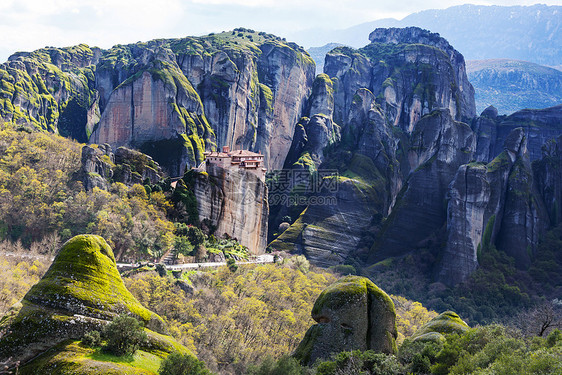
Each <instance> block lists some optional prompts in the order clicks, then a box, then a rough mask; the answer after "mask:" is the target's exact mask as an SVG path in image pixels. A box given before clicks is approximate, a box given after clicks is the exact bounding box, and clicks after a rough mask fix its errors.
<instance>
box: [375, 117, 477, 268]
mask: <svg viewBox="0 0 562 375" xmlns="http://www.w3.org/2000/svg"><path fill="white" fill-rule="evenodd" d="M475 145H476V139H475V137H474V133H473V132H472V130H471V129H470V127H469V126H468V125H467V124H464V123H462V122H457V121H454V120H453V119H452V118H451V115H450V114H449V111H448V110H441V111H435V112H433V113H431V114H429V115H427V116H424V117H423V118H422V119H421V120H420V121H419V122H418V123H416V125H415V128H414V129H413V134H412V138H411V140H410V150H409V152H408V160H409V165H410V170H412V171H413V172H411V174H410V176H409V178H408V179H407V180H406V182H405V183H404V187H403V188H402V191H401V192H400V194H399V195H398V198H397V199H396V204H395V206H394V208H393V209H392V212H391V214H390V215H389V217H388V218H387V221H386V223H385V228H384V229H383V231H382V233H381V237H380V239H379V240H378V241H377V242H376V243H375V245H374V246H373V248H372V253H371V255H370V259H371V261H379V260H382V259H384V258H386V257H389V256H399V255H403V254H405V253H407V252H409V251H411V250H412V249H415V248H420V247H427V246H432V245H435V244H436V243H437V241H438V238H439V234H438V231H440V230H441V228H442V227H443V225H445V223H446V211H445V209H444V207H443V203H444V200H445V196H446V193H447V188H448V186H449V183H450V182H451V180H452V179H453V177H454V176H455V173H456V171H457V169H458V167H459V166H461V165H462V164H465V163H467V162H469V161H470V160H471V159H472V155H473V152H474V149H475ZM404 233H408V236H404Z"/></svg>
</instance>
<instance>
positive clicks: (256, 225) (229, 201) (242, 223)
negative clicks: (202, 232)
mask: <svg viewBox="0 0 562 375" xmlns="http://www.w3.org/2000/svg"><path fill="white" fill-rule="evenodd" d="M190 174H192V176H190V177H189V179H190V181H191V182H190V185H192V189H193V193H194V194H195V199H196V201H197V211H198V215H199V222H202V223H205V225H206V226H212V227H213V228H214V233H215V236H217V237H222V236H224V235H225V234H227V235H228V236H229V237H231V238H235V239H237V240H238V242H240V244H242V245H243V246H246V247H247V248H248V250H249V251H250V253H252V254H256V255H257V254H262V253H263V252H265V248H266V245H267V218H268V214H269V209H268V208H269V206H268V203H267V186H266V185H265V183H264V182H263V181H262V180H260V179H259V178H258V177H257V176H256V175H255V174H253V173H251V172H248V171H245V170H238V169H236V170H234V169H232V170H231V169H225V168H221V167H219V166H217V165H213V164H209V165H207V172H205V173H198V172H195V171H192V172H190Z"/></svg>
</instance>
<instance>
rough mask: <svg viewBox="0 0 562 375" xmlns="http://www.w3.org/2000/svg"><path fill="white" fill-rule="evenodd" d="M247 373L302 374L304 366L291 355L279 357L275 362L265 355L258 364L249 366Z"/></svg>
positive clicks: (269, 374)
mask: <svg viewBox="0 0 562 375" xmlns="http://www.w3.org/2000/svg"><path fill="white" fill-rule="evenodd" d="M246 374H247V375H304V374H305V368H303V367H302V366H301V365H300V364H299V362H298V361H297V360H296V359H294V358H293V357H288V356H285V357H281V358H280V359H279V360H278V361H277V362H275V361H274V360H273V359H272V358H271V357H266V358H265V359H264V360H263V362H262V363H261V364H260V365H259V366H250V367H249V368H248V371H247V372H246Z"/></svg>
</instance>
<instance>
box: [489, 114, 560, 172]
mask: <svg viewBox="0 0 562 375" xmlns="http://www.w3.org/2000/svg"><path fill="white" fill-rule="evenodd" d="M519 127H521V128H523V129H524V130H525V135H526V137H527V148H528V150H529V158H530V160H531V161H535V160H538V159H540V158H541V157H542V146H543V145H544V144H545V143H546V142H548V141H549V140H551V139H553V138H557V137H558V136H560V134H562V104H561V105H557V106H555V107H550V108H545V109H523V110H521V111H518V112H515V113H514V114H512V115H510V116H507V117H505V118H503V119H502V121H501V122H500V123H499V124H498V127H497V139H496V142H495V149H494V154H495V155H498V154H499V153H500V152H501V150H502V145H503V143H504V141H505V140H506V139H507V137H508V136H509V134H510V132H511V131H512V130H513V129H515V128H519Z"/></svg>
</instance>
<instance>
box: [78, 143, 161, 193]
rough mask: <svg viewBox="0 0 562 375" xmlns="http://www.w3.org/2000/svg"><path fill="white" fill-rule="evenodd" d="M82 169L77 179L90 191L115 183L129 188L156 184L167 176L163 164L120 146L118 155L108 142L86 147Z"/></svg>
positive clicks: (106, 187) (83, 151)
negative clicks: (161, 166)
mask: <svg viewBox="0 0 562 375" xmlns="http://www.w3.org/2000/svg"><path fill="white" fill-rule="evenodd" d="M81 164H82V165H81V168H80V170H79V171H78V173H77V175H76V179H77V180H79V181H82V183H83V184H84V188H85V189H86V190H92V189H93V188H94V187H97V188H100V189H103V190H107V189H108V188H109V185H110V183H111V182H112V181H114V182H121V183H123V184H125V185H127V186H132V185H134V184H146V183H148V184H156V183H157V182H158V181H160V180H161V179H162V177H163V172H162V169H161V168H160V165H158V163H156V162H155V161H154V160H152V158H151V157H150V156H148V155H146V154H143V153H142V152H139V151H135V150H131V149H128V148H125V147H119V148H118V149H117V150H115V154H114V153H113V150H112V148H111V146H110V145H109V144H107V143H105V144H102V145H96V144H92V145H86V146H84V147H82V159H81Z"/></svg>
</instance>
